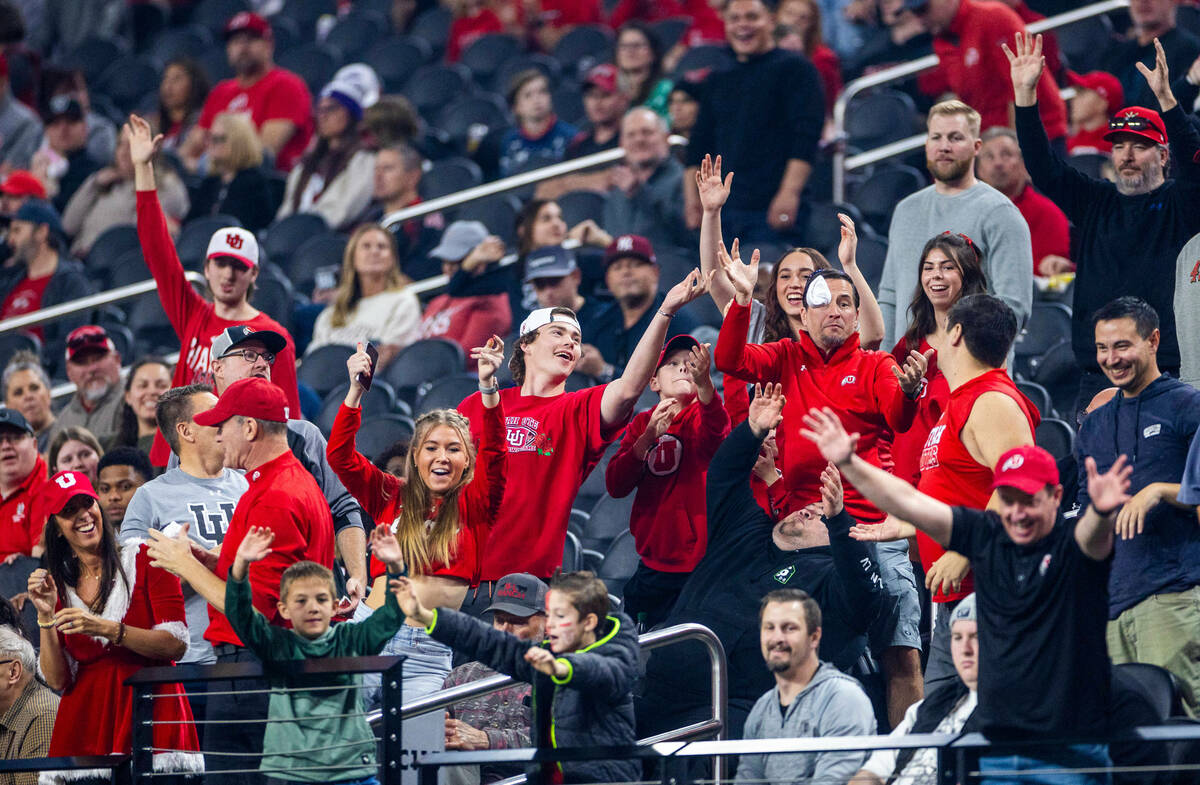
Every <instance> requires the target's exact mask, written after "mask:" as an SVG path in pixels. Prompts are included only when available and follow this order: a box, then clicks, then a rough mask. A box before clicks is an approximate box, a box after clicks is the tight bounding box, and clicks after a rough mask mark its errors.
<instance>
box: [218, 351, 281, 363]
mask: <svg viewBox="0 0 1200 785" xmlns="http://www.w3.org/2000/svg"><path fill="white" fill-rule="evenodd" d="M226 357H241V358H242V359H243V360H245V361H246V362H248V363H250V364H254V363H256V362H258V358H259V357H261V358H263V359H264V360H266V361H267V365H274V364H275V355H274V353H272V352H256V351H254V350H253V349H234V350H233V351H232V352H226V353H225V354H222V355H221V359H222V360H224V359H225V358H226Z"/></svg>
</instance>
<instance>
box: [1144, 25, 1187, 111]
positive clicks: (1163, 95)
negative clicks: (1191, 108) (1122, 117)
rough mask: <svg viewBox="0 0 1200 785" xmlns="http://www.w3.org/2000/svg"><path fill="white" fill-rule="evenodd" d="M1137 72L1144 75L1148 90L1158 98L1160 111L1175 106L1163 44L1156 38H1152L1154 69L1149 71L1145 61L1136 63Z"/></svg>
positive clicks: (1168, 109)
mask: <svg viewBox="0 0 1200 785" xmlns="http://www.w3.org/2000/svg"><path fill="white" fill-rule="evenodd" d="M1136 65H1137V70H1138V72H1139V73H1140V74H1141V75H1142V76H1143V77H1145V79H1146V84H1148V85H1150V91H1151V92H1153V93H1154V97H1155V98H1157V99H1158V105H1159V106H1160V107H1161V108H1162V111H1164V112H1168V111H1170V110H1172V109H1174V108H1175V104H1176V103H1178V102H1177V101H1176V100H1175V93H1173V92H1172V91H1171V75H1170V73H1169V71H1168V69H1167V53H1166V52H1165V51H1163V45H1162V44H1161V43H1159V40H1158V39H1157V38H1155V39H1154V70H1153V71H1151V70H1150V69H1149V68H1147V67H1146V64H1145V63H1137V64H1136Z"/></svg>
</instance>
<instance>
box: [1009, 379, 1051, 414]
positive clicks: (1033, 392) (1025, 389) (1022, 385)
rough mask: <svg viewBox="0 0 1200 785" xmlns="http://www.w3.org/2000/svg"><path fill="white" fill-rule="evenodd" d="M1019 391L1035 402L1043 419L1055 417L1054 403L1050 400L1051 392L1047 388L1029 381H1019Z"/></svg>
mask: <svg viewBox="0 0 1200 785" xmlns="http://www.w3.org/2000/svg"><path fill="white" fill-rule="evenodd" d="M1017 389H1018V390H1020V391H1021V392H1022V393H1024V394H1025V397H1026V398H1028V399H1029V400H1031V401H1033V405H1034V406H1036V407H1037V410H1038V414H1040V415H1041V416H1042V417H1053V416H1054V414H1055V412H1054V403H1053V401H1051V400H1050V391H1049V390H1047V389H1046V388H1045V387H1043V386H1042V385H1040V384H1038V383H1037V382H1031V381H1029V380H1028V379H1018V380H1017Z"/></svg>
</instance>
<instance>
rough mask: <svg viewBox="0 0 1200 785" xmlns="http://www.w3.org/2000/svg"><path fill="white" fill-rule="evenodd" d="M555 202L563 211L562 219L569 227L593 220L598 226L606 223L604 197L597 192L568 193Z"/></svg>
mask: <svg viewBox="0 0 1200 785" xmlns="http://www.w3.org/2000/svg"><path fill="white" fill-rule="evenodd" d="M554 201H556V202H558V206H559V207H560V208H561V209H562V218H563V220H564V221H566V222H567V226H574V225H575V224H577V223H579V222H580V221H584V220H587V219H588V218H591V219H592V220H593V221H595V222H596V223H597V224H600V223H603V222H604V197H603V196H602V195H601V194H598V193H596V192H595V191H568V192H567V193H565V194H563V195H562V196H560V197H558V198H557V199H555V200H554Z"/></svg>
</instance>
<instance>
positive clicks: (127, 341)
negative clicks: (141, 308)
mask: <svg viewBox="0 0 1200 785" xmlns="http://www.w3.org/2000/svg"><path fill="white" fill-rule="evenodd" d="M122 318H124V314H122ZM95 323H96V324H98V325H100V326H101V327H103V328H104V331H105V332H107V333H108V337H109V338H111V339H112V342H113V346H115V347H117V352H118V353H119V354H120V355H121V364H122V365H129V364H130V363H131V362H133V361H134V360H136V359H137V357H138V356H137V354H136V352H137V342H136V341H135V340H134V338H133V331H132V330H130V329H129V328H128V327H126V326H125V324H124V323H122V322H116V321H113V320H111V319H108V318H104V317H100V316H97V317H96V319H95ZM0 354H2V353H0ZM0 360H4V362H7V359H6V358H3V357H2V356H0Z"/></svg>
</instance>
